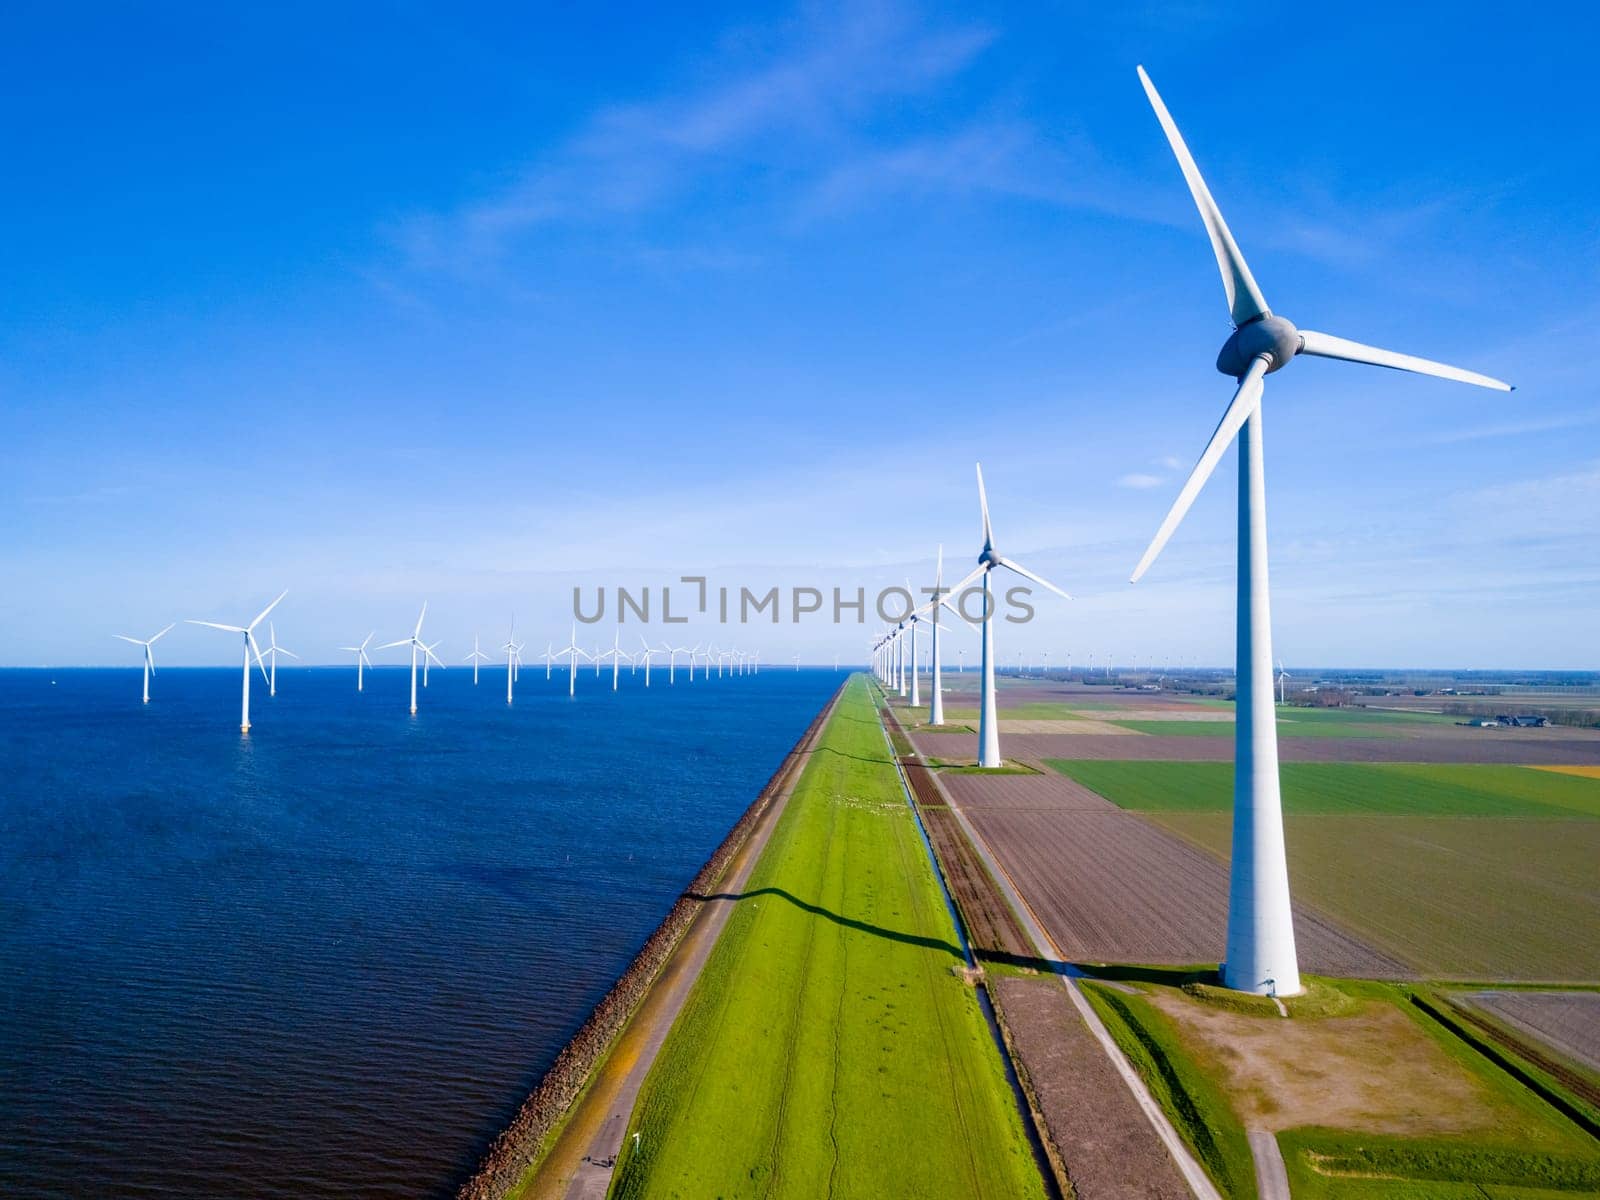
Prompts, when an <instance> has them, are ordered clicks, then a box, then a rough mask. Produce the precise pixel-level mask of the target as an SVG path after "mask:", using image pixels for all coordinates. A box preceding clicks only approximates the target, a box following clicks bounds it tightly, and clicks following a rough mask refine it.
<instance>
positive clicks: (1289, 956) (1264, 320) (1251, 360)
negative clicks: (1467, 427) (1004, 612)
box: [873, 67, 1512, 995]
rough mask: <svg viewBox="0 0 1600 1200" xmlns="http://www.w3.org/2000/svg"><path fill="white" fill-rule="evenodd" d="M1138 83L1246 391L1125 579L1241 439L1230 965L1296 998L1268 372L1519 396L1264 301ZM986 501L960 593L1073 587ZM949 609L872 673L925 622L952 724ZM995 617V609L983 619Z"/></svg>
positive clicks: (1170, 129) (984, 750)
mask: <svg viewBox="0 0 1600 1200" xmlns="http://www.w3.org/2000/svg"><path fill="white" fill-rule="evenodd" d="M1138 75H1139V82H1140V84H1141V85H1142V86H1143V88H1144V92H1145V96H1146V98H1147V99H1148V100H1149V102H1150V107H1151V108H1152V109H1153V110H1154V111H1155V116H1156V120H1157V122H1158V123H1159V124H1160V126H1161V129H1162V132H1163V133H1164V134H1165V135H1166V139H1167V143H1168V145H1169V146H1170V147H1171V149H1172V153H1173V155H1174V156H1175V157H1176V158H1177V160H1178V168H1179V170H1180V171H1181V172H1182V174H1183V178H1184V182H1185V183H1186V184H1187V185H1188V188H1189V193H1190V195H1191V196H1192V197H1193V199H1194V203H1195V207H1196V208H1197V209H1198V210H1199V213H1200V220H1201V222H1202V224H1203V225H1204V226H1205V230H1206V236H1207V238H1208V239H1209V240H1210V242H1211V249H1212V253H1213V254H1214V255H1215V256H1216V260H1217V268H1218V270H1219V271H1220V273H1221V275H1222V288H1223V292H1224V294H1225V296H1226V298H1227V303H1228V315H1229V317H1230V319H1231V321H1232V324H1233V332H1232V334H1231V335H1230V336H1229V337H1228V339H1227V340H1226V341H1225V342H1224V343H1223V345H1222V349H1221V351H1220V352H1219V353H1218V355H1217V361H1216V367H1217V370H1218V371H1219V372H1221V373H1222V374H1223V375H1226V376H1228V377H1229V378H1231V379H1233V380H1235V381H1236V383H1235V389H1234V393H1233V397H1232V399H1230V400H1229V402H1228V404H1227V406H1226V407H1225V408H1224V409H1223V411H1222V418H1221V420H1219V421H1218V422H1217V426H1216V429H1215V430H1214V431H1213V432H1212V434H1211V437H1210V439H1209V440H1208V441H1207V442H1206V445H1205V448H1204V449H1203V450H1202V451H1201V454H1200V458H1199V461H1198V462H1196V463H1195V466H1194V469H1193V470H1192V471H1191V472H1190V474H1189V477H1188V479H1187V480H1186V481H1185V482H1184V485H1183V487H1182V488H1181V489H1180V490H1179V492H1178V496H1177V499H1176V500H1175V501H1174V502H1173V504H1172V507H1171V509H1170V510H1169V511H1168V512H1167V515H1166V517H1165V519H1163V521H1162V522H1161V525H1160V527H1159V528H1158V529H1157V530H1156V535H1155V537H1154V538H1153V539H1152V540H1151V542H1150V545H1149V547H1148V548H1147V549H1146V550H1145V552H1144V555H1143V557H1142V558H1140V560H1139V562H1138V564H1137V565H1136V566H1135V567H1134V569H1133V573H1132V575H1131V577H1130V580H1129V582H1133V583H1136V582H1138V581H1139V579H1141V578H1142V577H1143V576H1144V575H1145V573H1146V572H1147V571H1149V570H1150V568H1151V567H1152V566H1153V565H1154V563H1155V561H1156V558H1157V557H1158V556H1159V555H1160V553H1161V551H1162V549H1163V548H1164V547H1165V546H1166V544H1167V542H1168V540H1169V539H1170V538H1171V537H1172V535H1173V534H1174V533H1175V532H1176V531H1177V528H1178V526H1179V525H1180V524H1181V523H1182V521H1183V518H1184V516H1185V515H1186V514H1187V513H1188V511H1189V508H1190V506H1191V505H1193V503H1194V501H1195V498H1196V497H1197V496H1198V495H1199V494H1200V490H1201V489H1202V488H1203V487H1205V485H1206V482H1207V481H1208V480H1209V479H1210V478H1211V476H1212V474H1213V472H1215V470H1216V468H1217V464H1218V463H1219V462H1221V460H1222V456H1223V454H1224V453H1225V452H1226V451H1227V449H1228V447H1229V446H1231V445H1232V444H1233V443H1234V442H1235V441H1236V440H1237V441H1238V443H1239V456H1238V457H1239V477H1238V577H1237V587H1238V593H1237V624H1236V646H1235V653H1236V666H1235V676H1236V679H1237V710H1236V713H1235V726H1234V729H1235V733H1234V737H1235V742H1234V797H1233V845H1232V855H1231V865H1230V871H1229V898H1228V932H1227V949H1226V960H1225V961H1224V963H1223V964H1222V978H1223V982H1224V983H1225V984H1226V985H1227V986H1228V987H1230V988H1236V989H1240V990H1244V991H1251V992H1261V993H1267V994H1273V995H1292V994H1294V993H1296V992H1298V991H1300V970H1299V962H1298V957H1297V954H1296V949H1295V939H1294V925H1293V917H1292V912H1291V908H1290V901H1289V873H1288V863H1287V858H1286V855H1285V851H1284V840H1283V802H1282V796H1281V794H1280V791H1279V780H1278V731H1277V721H1276V710H1275V708H1274V705H1273V695H1272V689H1273V673H1272V622H1271V599H1270V593H1269V588H1268V582H1267V491H1266V473H1265V465H1264V454H1265V442H1264V429H1263V421H1264V418H1263V406H1262V401H1263V397H1264V395H1265V391H1266V379H1267V376H1268V375H1271V374H1274V373H1275V372H1277V371H1281V370H1282V369H1283V368H1284V367H1286V366H1288V365H1289V364H1290V363H1291V362H1293V361H1295V360H1296V359H1298V358H1301V357H1312V358H1331V359H1341V360H1343V361H1345V362H1352V363H1362V364H1365V365H1368V366H1375V367H1389V368H1392V369H1394V370H1399V371H1408V372H1411V373H1414V374H1418V375H1431V376H1434V377H1435V378H1439V379H1447V380H1452V381H1454V382H1457V383H1467V384H1472V385H1474V386H1477V387H1484V388H1492V389H1495V390H1497V391H1503V392H1509V391H1511V390H1512V389H1511V385H1510V384H1508V383H1505V382H1503V381H1501V380H1499V379H1494V378H1492V377H1490V376H1488V375H1480V374H1478V373H1477V372H1474V371H1467V370H1463V369H1462V368H1460V367H1454V366H1450V365H1448V364H1446V363H1441V362H1435V361H1432V360H1430V359H1425V358H1417V357H1415V356H1413V355H1409V354H1400V353H1397V352H1395V351H1393V350H1384V349H1381V348H1379V347H1376V346H1368V345H1364V344H1363V343H1361V342H1354V341H1350V340H1349V339H1347V338H1342V337H1336V336H1335V335H1333V334H1329V333H1319V332H1316V331H1315V330H1310V329H1301V328H1298V327H1297V326H1295V325H1294V324H1293V323H1292V322H1290V321H1289V320H1288V319H1287V318H1285V317H1282V316H1280V315H1278V314H1277V313H1275V312H1274V311H1273V310H1272V308H1271V307H1270V306H1269V305H1268V304H1267V300H1266V296H1265V294H1264V293H1263V292H1262V290H1261V288H1260V286H1259V285H1258V284H1257V283H1256V279H1255V276H1254V275H1253V274H1252V273H1251V271H1250V267H1249V264H1247V263H1246V262H1245V258H1244V255H1243V253H1242V252H1241V251H1240V249H1239V244H1238V242H1236V241H1235V240H1234V236H1233V233H1232V231H1231V230H1230V229H1229V228H1228V223H1227V222H1226V221H1225V220H1224V219H1223V216H1222V210H1221V209H1220V208H1219V207H1218V205H1217V202H1216V200H1215V199H1214V198H1213V197H1212V195H1211V190H1210V188H1208V187H1207V186H1206V182H1205V179H1204V178H1203V177H1202V176H1201V174H1200V169H1199V167H1198V166H1196V165H1195V161H1194V156H1193V155H1192V154H1191V153H1190V152H1189V147H1188V145H1187V144H1186V143H1185V141H1184V139H1183V135H1182V134H1181V133H1180V132H1179V131H1178V126H1177V123H1176V122H1175V121H1174V120H1173V119H1172V114H1171V113H1170V112H1168V110H1167V106H1166V104H1165V102H1164V101H1163V100H1162V99H1161V95H1160V93H1159V92H1157V91H1156V87H1155V84H1154V83H1152V82H1151V80H1150V76H1149V75H1148V74H1146V72H1145V69H1144V68H1143V67H1139V68H1138ZM1241 128H1243V129H1246V130H1248V131H1250V132H1252V133H1254V132H1255V131H1256V129H1257V128H1258V125H1257V124H1249V123H1246V124H1242V125H1241ZM978 498H979V505H980V507H981V509H982V515H983V549H982V552H981V553H980V554H979V556H978V566H977V568H976V569H975V570H974V571H973V572H972V574H971V575H969V576H967V578H966V579H965V580H963V581H962V583H960V584H957V585H956V586H955V588H953V589H952V590H953V591H955V592H958V593H959V592H960V591H961V590H962V589H963V588H964V587H965V586H967V585H968V584H970V583H971V582H972V581H973V580H974V579H976V578H977V577H979V576H981V577H982V579H983V586H984V591H985V594H986V600H987V593H988V591H989V576H990V575H991V574H992V573H993V572H994V571H995V570H998V569H1007V570H1011V571H1013V572H1015V573H1016V574H1019V575H1021V576H1023V577H1024V578H1027V579H1031V580H1033V581H1034V582H1035V583H1038V584H1040V585H1042V586H1044V587H1046V588H1049V589H1050V590H1051V591H1053V592H1057V593H1059V594H1061V595H1062V596H1063V597H1065V595H1066V593H1064V592H1062V591H1061V589H1060V588H1058V587H1056V586H1055V585H1054V584H1051V583H1048V582H1047V581H1045V580H1043V579H1040V578H1039V577H1038V576H1036V575H1034V574H1033V573H1032V572H1030V571H1028V570H1027V569H1026V568H1024V567H1022V566H1020V565H1019V564H1017V563H1015V562H1012V561H1008V560H1007V559H1004V558H1002V557H1001V556H1000V555H998V554H997V553H996V552H995V549H994V538H993V532H992V530H991V528H990V524H989V506H988V501H987V499H986V497H985V496H984V491H983V472H982V469H981V468H980V469H979V472H978ZM936 578H937V576H936ZM941 608H945V609H949V608H950V606H949V605H948V604H947V603H945V601H944V598H942V597H940V596H939V595H937V593H936V594H935V596H934V598H933V599H932V600H930V601H929V604H928V605H927V606H926V607H925V608H924V609H923V610H921V611H919V612H918V613H915V614H913V615H912V616H911V617H910V618H909V619H908V620H906V621H903V622H900V623H899V624H898V625H896V627H895V628H894V629H892V630H891V631H889V633H887V634H885V635H884V636H883V637H882V638H880V639H879V640H878V642H877V643H875V644H874V647H873V654H874V659H873V661H874V667H875V669H876V670H877V672H878V676H879V678H880V679H884V680H888V679H894V680H895V682H896V686H901V681H902V680H903V678H904V654H905V651H906V649H907V643H908V642H909V648H910V649H911V652H912V662H913V663H915V661H916V658H915V640H916V637H917V630H918V627H919V626H920V625H923V624H926V625H928V627H929V636H930V637H931V638H932V639H934V640H933V646H934V653H933V656H932V665H933V688H934V692H933V696H932V702H931V706H930V712H929V721H930V723H931V724H941V723H942V722H943V713H942V707H943V705H942V702H941V698H940V694H939V655H938V637H939V632H940V629H941V623H940V622H939V620H938V615H939V612H940V610H941ZM951 611H954V610H951ZM991 611H992V610H991V609H990V608H989V607H988V605H987V603H986V605H985V612H986V613H988V612H991ZM957 615H959V614H957ZM993 625H994V622H993V621H992V620H986V621H984V622H983V651H982V654H983V662H982V681H981V684H980V687H981V690H982V703H981V708H980V713H981V715H980V720H979V732H978V762H979V765H980V766H981V767H985V768H996V767H999V766H1000V761H1001V760H1000V751H999V739H998V729H997V723H996V721H995V703H994V669H995V657H994V633H993ZM1286 679H1287V673H1286V672H1284V671H1283V669H1282V664H1281V663H1280V664H1279V677H1278V686H1279V692H1280V697H1281V695H1282V689H1283V686H1284V682H1285V680H1286ZM911 698H912V702H913V703H914V704H915V703H917V702H918V697H917V695H916V676H915V672H913V674H912V697H911Z"/></svg>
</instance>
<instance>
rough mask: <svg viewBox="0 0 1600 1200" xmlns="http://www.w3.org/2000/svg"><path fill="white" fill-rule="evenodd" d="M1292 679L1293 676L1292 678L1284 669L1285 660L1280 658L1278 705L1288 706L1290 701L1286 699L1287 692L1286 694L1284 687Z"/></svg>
mask: <svg viewBox="0 0 1600 1200" xmlns="http://www.w3.org/2000/svg"><path fill="white" fill-rule="evenodd" d="M1290 678H1291V676H1290V674H1289V672H1287V671H1285V670H1284V669H1283V659H1281V658H1280V659H1279V660H1278V703H1279V704H1287V703H1288V701H1287V700H1286V699H1285V698H1284V696H1285V692H1284V687H1283V685H1284V684H1285V683H1286V682H1287V681H1288V680H1289V679H1290Z"/></svg>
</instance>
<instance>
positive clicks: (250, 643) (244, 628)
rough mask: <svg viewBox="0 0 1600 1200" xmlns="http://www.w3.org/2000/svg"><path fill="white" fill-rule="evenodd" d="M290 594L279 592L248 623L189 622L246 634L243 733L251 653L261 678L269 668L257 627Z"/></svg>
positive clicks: (246, 723)
mask: <svg viewBox="0 0 1600 1200" xmlns="http://www.w3.org/2000/svg"><path fill="white" fill-rule="evenodd" d="M288 594H289V592H288V590H287V589H285V590H284V591H282V592H279V593H278V599H277V600H274V601H273V602H272V603H271V604H269V605H267V606H266V607H265V608H263V609H262V610H261V611H260V612H259V613H258V614H256V619H255V620H254V621H251V622H250V624H248V625H224V624H222V623H221V622H219V621H189V622H188V623H189V624H190V625H205V626H209V627H210V628H212V629H220V630H222V631H223V632H225V633H242V634H243V635H244V683H243V685H242V688H241V695H242V699H241V701H240V704H239V732H241V733H249V732H250V655H251V653H252V652H253V653H254V654H255V656H256V666H258V667H260V668H261V678H262V679H265V678H266V677H267V668H266V667H265V666H263V665H262V662H261V647H259V646H257V645H256V635H255V632H254V631H255V627H256V626H257V625H259V624H261V622H262V621H263V620H265V619H266V616H267V614H268V613H269V612H271V611H272V610H273V609H275V608H277V607H278V605H279V603H280V602H281V601H282V600H283V598H284V597H285V596H287V595H288Z"/></svg>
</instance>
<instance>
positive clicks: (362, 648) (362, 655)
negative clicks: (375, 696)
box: [339, 631, 378, 692]
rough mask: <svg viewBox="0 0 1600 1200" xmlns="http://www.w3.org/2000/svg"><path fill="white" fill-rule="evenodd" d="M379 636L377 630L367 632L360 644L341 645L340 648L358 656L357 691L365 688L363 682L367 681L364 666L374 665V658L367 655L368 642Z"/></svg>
mask: <svg viewBox="0 0 1600 1200" xmlns="http://www.w3.org/2000/svg"><path fill="white" fill-rule="evenodd" d="M377 636H378V635H377V633H376V631H374V632H372V633H369V634H367V636H366V638H365V639H363V640H362V643H361V645H359V646H340V647H339V649H341V650H343V651H345V652H346V653H347V654H354V655H355V656H356V691H358V692H359V691H362V690H363V689H362V684H363V683H364V682H365V680H363V679H362V668H363V667H370V666H371V665H372V660H371V659H370V658H368V657H367V644H368V643H369V642H371V641H372V639H373V638H375V637H377Z"/></svg>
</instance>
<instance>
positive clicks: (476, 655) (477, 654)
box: [461, 634, 489, 687]
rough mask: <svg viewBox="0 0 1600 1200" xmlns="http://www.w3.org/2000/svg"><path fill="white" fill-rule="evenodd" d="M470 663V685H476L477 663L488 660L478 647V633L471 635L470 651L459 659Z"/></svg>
mask: <svg viewBox="0 0 1600 1200" xmlns="http://www.w3.org/2000/svg"><path fill="white" fill-rule="evenodd" d="M461 661H462V662H469V663H471V664H472V686H473V687H477V686H478V664H479V663H486V662H488V661H489V656H488V655H487V654H485V653H483V652H482V651H481V650H479V649H478V635H477V634H473V635H472V653H471V654H469V655H467V656H466V657H465V658H463V659H462V660H461Z"/></svg>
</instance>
